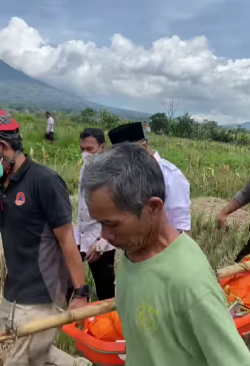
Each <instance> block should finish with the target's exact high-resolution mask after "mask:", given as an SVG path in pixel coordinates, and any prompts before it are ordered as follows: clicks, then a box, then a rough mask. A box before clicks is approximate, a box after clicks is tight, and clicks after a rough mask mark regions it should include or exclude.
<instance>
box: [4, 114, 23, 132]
mask: <svg viewBox="0 0 250 366" xmlns="http://www.w3.org/2000/svg"><path fill="white" fill-rule="evenodd" d="M19 128H20V125H19V124H18V123H17V122H16V121H15V120H14V119H13V118H10V117H8V115H7V114H6V112H4V111H2V110H1V109H0V132H1V131H15V130H18V129H19Z"/></svg>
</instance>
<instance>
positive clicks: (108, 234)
mask: <svg viewBox="0 0 250 366" xmlns="http://www.w3.org/2000/svg"><path fill="white" fill-rule="evenodd" d="M102 238H103V239H105V240H107V241H113V240H114V235H113V234H112V231H111V228H109V227H107V226H105V225H102Z"/></svg>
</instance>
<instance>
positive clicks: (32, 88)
mask: <svg viewBox="0 0 250 366" xmlns="http://www.w3.org/2000/svg"><path fill="white" fill-rule="evenodd" d="M0 106H1V107H2V108H3V107H5V106H6V107H9V108H11V107H24V108H27V109H29V108H33V109H44V110H52V111H54V110H66V111H80V110H83V109H85V108H87V107H89V108H93V109H96V110H100V109H103V108H106V109H107V110H109V111H110V112H112V113H114V114H116V115H118V116H119V117H122V118H130V119H134V120H136V119H144V118H147V117H149V115H148V114H147V113H142V112H136V111H130V110H126V109H118V108H112V107H106V106H103V105H100V104H97V103H93V102H90V101H88V100H86V99H81V98H79V97H77V96H74V95H71V94H67V93H65V92H63V91H61V90H58V89H56V88H54V87H52V86H50V85H48V84H46V83H43V82H41V81H39V80H37V79H34V78H31V77H29V76H27V75H25V74H24V73H22V72H21V71H18V70H16V69H14V68H12V67H10V66H9V65H7V64H6V63H5V62H3V61H1V60H0Z"/></svg>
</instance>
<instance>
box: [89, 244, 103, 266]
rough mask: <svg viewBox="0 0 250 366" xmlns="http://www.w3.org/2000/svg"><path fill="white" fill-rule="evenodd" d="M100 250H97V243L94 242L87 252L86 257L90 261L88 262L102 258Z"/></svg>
mask: <svg viewBox="0 0 250 366" xmlns="http://www.w3.org/2000/svg"><path fill="white" fill-rule="evenodd" d="M100 256H101V255H100V252H97V250H96V243H95V244H92V245H91V246H90V247H89V249H88V251H87V254H86V257H85V259H86V260H87V261H88V263H93V262H96V261H98V260H99V259H100Z"/></svg>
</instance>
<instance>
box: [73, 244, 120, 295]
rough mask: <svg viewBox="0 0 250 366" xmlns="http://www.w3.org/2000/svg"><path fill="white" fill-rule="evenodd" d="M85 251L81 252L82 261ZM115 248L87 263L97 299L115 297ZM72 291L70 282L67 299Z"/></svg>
mask: <svg viewBox="0 0 250 366" xmlns="http://www.w3.org/2000/svg"><path fill="white" fill-rule="evenodd" d="M85 256H86V253H81V257H82V261H83V262H84V260H85ZM114 264H115V250H109V251H108V252H104V253H103V254H102V255H101V256H100V259H98V261H96V262H94V263H90V264H89V268H90V270H91V273H92V276H93V278H94V281H95V287H96V294H97V297H98V300H100V301H101V300H106V299H112V298H113V297H115V267H114ZM72 293H73V286H72V283H71V284H70V285H69V286H68V294H67V300H68V301H69V300H70V298H71V295H72Z"/></svg>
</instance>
